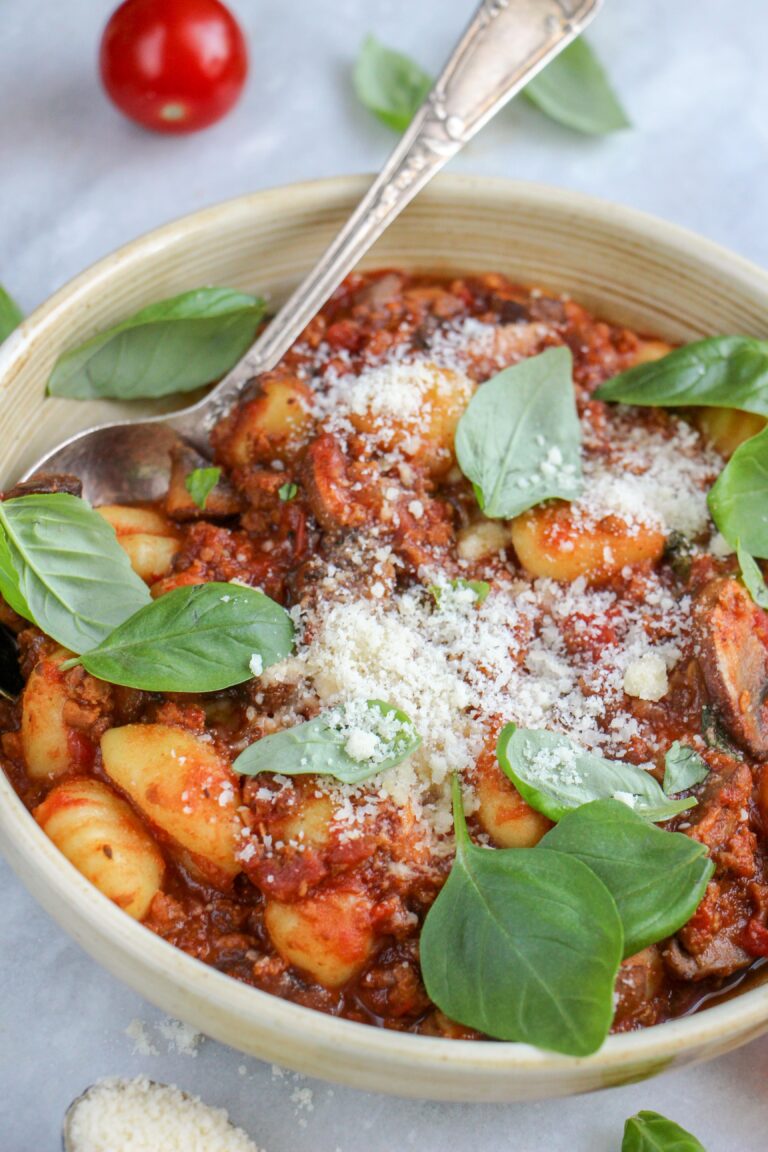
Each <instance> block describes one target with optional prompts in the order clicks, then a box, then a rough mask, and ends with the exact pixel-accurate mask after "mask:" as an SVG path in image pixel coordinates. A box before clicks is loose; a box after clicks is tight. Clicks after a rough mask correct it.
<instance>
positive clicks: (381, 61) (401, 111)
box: [353, 36, 432, 132]
mask: <svg viewBox="0 0 768 1152" xmlns="http://www.w3.org/2000/svg"><path fill="white" fill-rule="evenodd" d="M353 81H354V85H355V92H356V93H357V97H358V99H359V101H360V103H361V104H363V105H365V107H366V108H368V109H369V110H370V111H371V112H373V114H374V115H375V116H378V118H379V120H381V121H382V122H383V123H384V124H386V125H387V127H388V128H394V130H395V131H396V132H404V131H405V129H406V128H407V127H408V125H409V124H410V122H411V120H412V119H413V117H414V115H415V114H416V112H417V111H418V109H419V108H420V107H421V105H422V104H423V103H424V100H425V98H426V96H427V93H428V92H429V90H430V88H431V87H432V77H431V76H428V75H427V73H426V72H424V70H423V69H422V68H420V67H419V65H418V64H417V63H416V62H415V61H414V60H411V59H410V57H408V56H404V55H403V54H402V53H401V52H393V51H392V49H391V48H386V47H385V46H384V45H383V44H381V43H380V42H379V41H378V40H377V39H376V37H375V36H366V38H365V40H364V41H363V44H362V47H361V49H360V54H359V56H358V58H357V61H356V63H355V70H354V73H353Z"/></svg>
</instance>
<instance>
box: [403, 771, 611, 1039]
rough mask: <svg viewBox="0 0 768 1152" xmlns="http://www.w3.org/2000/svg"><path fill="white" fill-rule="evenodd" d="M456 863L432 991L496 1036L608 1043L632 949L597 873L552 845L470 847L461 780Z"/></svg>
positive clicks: (440, 913)
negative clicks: (626, 948) (626, 949)
mask: <svg viewBox="0 0 768 1152" xmlns="http://www.w3.org/2000/svg"><path fill="white" fill-rule="evenodd" d="M453 789H454V801H453V808H454V822H455V826H456V859H455V861H454V864H453V867H452V869H451V873H450V875H449V877H448V880H447V881H446V883H445V885H444V886H443V888H442V889H441V891H440V894H439V895H438V897H437V899H436V900H435V902H434V904H433V905H432V907H431V908H430V910H429V912H428V914H427V918H426V920H425V922H424V927H423V929H422V933H421V941H420V945H419V948H420V956H421V971H422V975H423V977H424V983H425V985H426V989H427V992H428V993H429V995H430V997H431V999H432V1000H433V1001H434V1002H435V1004H437V1006H438V1008H440V1009H441V1010H442V1011H443V1012H445V1013H446V1014H447V1015H448V1016H450V1017H451V1019H453V1020H457V1021H458V1022H459V1023H460V1024H465V1025H466V1026H467V1027H470V1028H477V1029H479V1030H480V1031H481V1032H485V1033H487V1034H488V1035H489V1036H493V1037H495V1038H496V1039H497V1040H517V1041H521V1042H523V1043H526V1044H535V1045H536V1046H537V1047H539V1048H547V1049H549V1050H551V1051H554V1052H562V1053H565V1054H566V1055H569V1056H588V1055H589V1054H590V1053H591V1052H595V1051H597V1049H598V1048H599V1047H600V1045H601V1044H602V1042H603V1041H604V1040H605V1038H606V1036H607V1034H608V1029H609V1028H610V1025H611V1019H612V1016H613V988H614V982H615V979H616V973H617V971H618V967H619V962H620V960H621V955H622V950H623V934H622V928H621V919H620V917H619V913H618V911H617V908H616V904H615V902H614V900H613V897H612V896H611V894H610V892H609V891H608V890H607V888H606V887H605V885H604V884H603V883H602V881H601V880H599V879H598V878H597V876H596V875H595V873H594V872H593V871H592V870H591V869H590V868H587V866H586V865H584V864H582V863H581V862H580V861H579V860H577V859H575V858H574V857H572V856H567V855H565V854H564V853H561V852H553V851H551V850H548V849H544V848H542V849H539V848H536V849H534V850H531V849H526V848H503V849H490V850H489V849H488V848H479V847H477V846H475V845H474V844H472V842H471V840H470V839H469V834H468V832H467V827H466V822H465V820H464V813H463V810H462V801H461V792H460V789H459V785H458V783H457V781H456V779H455V778H454V782H453Z"/></svg>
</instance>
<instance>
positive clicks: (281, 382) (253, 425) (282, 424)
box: [221, 376, 313, 467]
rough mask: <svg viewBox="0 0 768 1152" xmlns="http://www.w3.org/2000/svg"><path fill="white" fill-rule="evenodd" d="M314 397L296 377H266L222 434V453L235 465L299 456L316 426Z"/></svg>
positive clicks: (236, 411)
mask: <svg viewBox="0 0 768 1152" xmlns="http://www.w3.org/2000/svg"><path fill="white" fill-rule="evenodd" d="M311 401H312V393H311V391H310V390H309V388H308V387H307V385H306V384H304V383H303V382H302V381H301V380H298V379H296V378H295V377H292V376H288V377H267V378H265V379H263V380H262V381H261V382H260V383H259V388H258V392H257V394H256V396H255V397H254V398H253V399H252V400H248V401H247V402H246V403H244V404H241V405H240V406H239V407H238V408H236V409H235V412H234V413H233V416H232V418H231V419H232V421H233V423H232V424H231V425H230V427H229V428H228V432H227V434H224V435H223V436H222V437H221V447H222V455H223V456H224V458H225V459H226V461H227V462H228V463H229V464H230V466H232V467H244V466H246V465H248V464H254V463H264V464H271V463H272V461H273V460H275V459H279V460H283V461H289V460H293V459H295V458H296V456H297V455H298V453H299V452H300V450H301V449H302V448H303V446H304V445H305V443H306V440H307V436H308V434H309V431H310V429H311V427H312V423H313V420H312V415H311V412H310V404H311Z"/></svg>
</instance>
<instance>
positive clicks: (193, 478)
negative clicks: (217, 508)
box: [184, 468, 221, 512]
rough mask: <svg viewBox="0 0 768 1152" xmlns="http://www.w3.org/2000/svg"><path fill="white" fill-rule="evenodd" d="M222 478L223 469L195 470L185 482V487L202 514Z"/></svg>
mask: <svg viewBox="0 0 768 1152" xmlns="http://www.w3.org/2000/svg"><path fill="white" fill-rule="evenodd" d="M220 476H221V468H195V470H194V471H193V472H190V474H189V476H187V478H186V480H185V481H184V487H185V488H186V490H187V492H189V494H190V496H191V497H192V499H193V500H194V502H195V504H197V506H198V508H199V509H200V510H201V511H202V512H204V511H205V504H206V501H207V499H208V497H209V496H210V494H211V492H213V490H214V488H215V487H216V485H217V484H218V482H219V477H220Z"/></svg>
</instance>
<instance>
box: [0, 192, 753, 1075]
mask: <svg viewBox="0 0 768 1152" xmlns="http://www.w3.org/2000/svg"><path fill="white" fill-rule="evenodd" d="M371 179H372V177H371V176H368V175H350V176H340V177H328V178H323V179H319V180H308V181H302V182H298V183H294V184H289V185H280V186H276V187H271V188H267V189H263V190H261V191H257V192H253V193H249V194H247V195H245V196H238V197H234V198H231V199H228V200H225V201H222V202H220V203H217V204H214V205H211V206H209V207H206V208H204V209H202V210H199V211H197V212H193V213H189V214H186V215H184V216H181V217H179V218H177V219H175V220H172V221H170V222H168V223H166V224H163V225H161V226H160V227H158V228H155V229H153V230H151V231H149V232H147V233H144V234H142V235H141V236H139V237H137V238H136V239H134V240H132V241H130V242H129V243H127V244H125V245H122V246H121V247H120V248H118V249H117V250H115V251H114V252H112V253H110V254H108V255H106V256H104V257H102V258H101V259H99V260H98V261H96V262H95V263H94V264H92V265H91V266H90V267H88V268H86V269H85V270H84V271H83V272H81V273H79V274H78V275H77V276H75V277H74V278H72V279H71V280H70V281H68V282H67V283H66V284H64V285H63V286H62V287H61V288H59V289H58V290H57V291H56V292H55V293H54V294H53V295H52V296H51V297H49V298H48V299H47V300H46V301H44V302H43V303H42V304H41V305H40V306H39V307H38V308H36V309H35V310H34V311H33V312H32V313H31V314H30V315H29V316H28V317H26V318H25V319H24V320H23V321H22V323H21V325H20V326H19V327H18V328H17V329H16V331H15V332H13V333H12V334H11V335H10V336H9V337H8V339H7V340H6V341H5V342H4V343H3V345H2V347H1V348H0V382H2V380H3V379H4V377H5V375H6V373H9V372H11V370H12V369H13V368H15V367H18V366H20V365H21V364H23V363H24V362H25V361H26V359H27V357H28V355H29V354H30V353H31V351H32V345H33V344H34V343H36V342H37V341H38V340H39V339H40V338H41V337H42V336H44V335H45V332H46V330H47V329H48V328H49V327H50V326H51V325H52V324H53V323H54V322H55V321H56V319H57V317H58V315H59V313H60V312H62V311H66V310H69V309H71V308H73V307H77V305H78V302H79V300H80V297H81V296H83V295H84V294H86V293H90V292H91V291H92V290H93V289H94V288H95V287H96V286H98V284H99V283H101V282H103V281H108V280H109V278H110V277H111V276H112V275H113V274H114V273H115V271H117V270H118V269H120V270H125V269H126V268H130V267H131V266H132V265H136V264H143V263H144V262H146V261H151V260H153V259H158V258H162V256H163V252H164V250H165V249H166V248H167V247H168V246H169V245H171V244H173V243H174V242H176V241H178V240H180V239H181V238H182V237H187V239H189V237H190V234H192V235H193V236H194V235H199V236H201V237H202V236H204V235H205V233H206V231H207V230H208V229H209V228H210V227H211V226H213V225H215V223H216V222H217V221H219V220H221V219H222V218H227V219H229V220H230V221H231V222H235V221H236V219H237V217H238V216H242V217H243V218H244V219H247V218H248V216H249V214H250V213H251V212H252V211H253V209H254V207H258V208H259V209H262V210H269V209H270V208H274V210H275V211H276V212H277V213H278V214H279V213H280V209H281V205H282V204H283V202H284V197H285V195H286V192H288V191H290V194H291V196H292V197H293V198H294V200H293V205H294V207H295V208H298V209H299V210H307V209H311V208H313V207H314V208H317V207H318V206H321V205H322V206H325V207H326V208H330V207H333V206H334V205H336V206H338V205H339V204H341V203H346V202H347V201H349V200H351V199H352V198H353V197H354V196H359V195H360V194H361V193H362V192H363V191H364V189H365V188H366V187H367V185H368V183H369V182H370V180H371ZM430 195H436V196H437V197H439V198H440V199H441V200H443V201H445V200H446V198H447V199H448V200H458V201H464V202H467V203H471V202H472V200H473V199H476V198H477V197H478V196H481V197H483V198H484V199H486V200H493V199H495V198H498V197H499V196H501V195H503V196H504V197H507V198H509V200H510V202H511V203H515V204H516V205H518V206H520V205H526V204H528V205H531V206H532V207H533V206H534V205H535V206H536V207H537V208H538V209H544V210H545V211H546V210H553V211H556V212H558V213H560V214H561V215H562V214H563V213H565V214H567V215H568V216H569V217H570V218H571V219H572V221H573V223H574V226H577V225H578V222H579V221H580V220H585V221H586V220H590V221H592V222H594V221H595V220H596V219H598V220H599V221H600V222H601V223H603V224H606V225H608V226H611V227H613V228H615V229H617V230H618V231H620V232H621V233H622V235H624V236H625V237H626V238H627V239H628V240H634V241H636V242H638V243H640V242H642V243H646V242H647V241H648V239H649V233H652V234H653V240H654V242H655V244H656V246H657V247H662V248H663V247H666V248H668V249H671V250H674V251H675V252H677V253H682V254H683V255H687V256H690V257H692V258H693V259H694V260H696V261H697V262H699V263H701V262H704V263H707V264H711V265H712V268H713V272H715V271H716V270H717V268H718V267H719V271H720V272H721V273H722V271H723V268H724V267H727V269H728V271H729V273H731V274H734V275H736V276H737V277H738V279H739V280H740V281H741V282H742V284H743V285H744V286H745V288H746V289H747V290H748V291H751V292H754V293H757V294H761V295H764V296H765V298H766V300H767V301H768V272H765V271H763V270H762V269H761V268H759V267H758V266H757V265H755V264H753V263H751V262H750V261H749V260H747V259H746V258H744V257H743V256H740V255H739V254H737V253H733V252H731V251H729V250H728V249H727V248H725V247H723V246H721V245H719V244H717V243H715V242H714V241H712V240H709V239H706V238H704V237H700V236H698V235H697V234H696V233H695V232H693V231H690V230H688V229H686V228H684V227H681V226H680V225H677V224H672V223H670V222H667V221H664V220H659V219H657V218H656V217H655V216H653V215H650V214H648V213H645V212H642V211H639V210H637V209H634V208H628V207H624V206H623V205H620V204H616V203H613V202H611V201H608V200H603V199H601V198H598V197H593V196H589V195H586V194H584V193H581V192H572V191H570V190H568V189H561V188H556V187H552V186H550V185H545V184H541V183H536V182H529V181H518V180H508V179H504V178H501V177H495V178H489V177H484V176H482V177H481V176H473V175H467V174H450V175H441V176H440V177H438V178H437V180H436V181H435V182H434V184H433V185H431V186H430V187H429V188H427V189H426V190H425V191H424V192H422V193H421V195H420V200H421V201H424V200H428V199H429V197H430ZM297 199H298V201H299V202H298V203H297ZM0 844H2V846H3V849H4V854H5V856H6V858H7V859H8V861H9V863H10V864H11V866H12V867H13V868H14V870H15V871H16V872H17V873H18V874H19V875H20V876H21V874H22V872H24V873H26V874H27V875H33V876H34V879H35V881H36V884H37V886H38V887H39V888H41V889H42V890H43V891H45V892H47V895H46V898H45V899H44V900H43V903H44V905H45V907H46V909H47V910H48V911H49V912H53V911H54V909H55V908H56V907H58V908H60V909H62V908H63V909H66V907H67V906H68V905H69V906H72V905H75V906H76V907H77V916H78V918H79V920H80V921H81V923H82V924H83V925H85V926H87V928H88V930H89V932H92V933H93V934H94V936H95V937H96V938H97V939H104V938H108V943H109V945H110V946H112V947H114V946H116V947H117V948H119V949H120V950H121V952H122V954H123V961H124V964H123V967H124V968H127V966H128V965H134V966H135V967H136V968H137V969H139V970H140V969H142V968H143V969H147V968H149V969H151V970H152V971H153V973H154V974H156V975H158V976H161V975H162V976H164V977H166V978H168V977H169V975H172V978H173V982H174V984H175V985H176V987H177V989H178V991H179V994H180V996H185V997H188V998H189V999H190V1001H191V1000H194V999H197V998H199V997H201V996H202V997H204V998H205V999H206V1000H207V1001H208V1002H209V1004H210V1005H212V1006H221V1007H224V1008H225V1009H226V1011H227V1013H228V1014H230V1015H232V1014H236V1015H238V1016H239V1017H240V1018H241V1019H242V1020H243V1021H244V1022H246V1021H252V1022H254V1023H257V1024H258V1025H259V1027H260V1028H261V1029H262V1031H263V1030H265V1029H266V1030H268V1031H270V1032H272V1031H278V1030H279V1032H280V1033H281V1037H282V1039H283V1041H284V1042H285V1043H295V1044H296V1045H298V1046H301V1047H304V1048H306V1047H307V1046H308V1045H309V1046H311V1047H313V1048H314V1049H315V1051H321V1052H323V1053H324V1054H331V1053H333V1051H334V1049H336V1050H337V1051H339V1050H347V1051H349V1052H351V1051H353V1050H354V1053H355V1054H356V1056H357V1057H358V1058H359V1059H360V1060H361V1061H374V1062H378V1063H379V1065H381V1066H384V1065H391V1066H396V1067H397V1068H398V1070H399V1071H400V1072H402V1073H407V1071H408V1069H409V1068H410V1069H412V1070H414V1071H416V1070H417V1069H418V1070H419V1071H420V1072H421V1073H424V1072H430V1073H434V1074H435V1076H437V1077H439V1075H440V1072H441V1070H446V1069H452V1070H453V1071H454V1072H459V1071H462V1070H464V1071H466V1072H467V1073H470V1072H474V1073H484V1072H485V1073H489V1074H490V1073H494V1074H498V1073H500V1072H504V1073H515V1072H517V1073H523V1072H529V1073H534V1074H536V1076H537V1078H538V1079H539V1080H540V1079H541V1078H542V1077H544V1076H546V1075H547V1074H551V1076H552V1077H553V1078H557V1077H560V1076H561V1075H562V1074H563V1073H567V1072H568V1071H569V1070H574V1069H576V1068H590V1069H592V1070H594V1071H595V1072H596V1073H605V1074H606V1075H607V1076H608V1077H610V1078H615V1077H616V1074H617V1072H620V1070H621V1068H622V1067H624V1068H626V1069H628V1070H630V1069H631V1068H632V1067H633V1066H636V1065H638V1064H640V1063H642V1064H643V1065H649V1064H650V1063H651V1062H658V1064H659V1065H660V1067H664V1066H666V1065H667V1064H671V1063H673V1062H674V1060H675V1057H676V1056H677V1055H678V1054H682V1053H685V1052H687V1051H688V1050H690V1049H696V1048H706V1046H707V1045H708V1044H711V1043H716V1042H718V1041H719V1040H721V1039H722V1038H723V1037H724V1036H733V1037H739V1036H742V1035H745V1036H746V1035H747V1034H748V1033H756V1032H757V1031H758V1030H759V1029H760V1028H761V1027H762V1026H765V1027H768V984H765V985H762V986H760V987H756V988H752V989H749V990H747V991H745V992H741V993H740V992H738V991H737V992H735V994H734V995H733V996H732V997H730V998H729V999H728V1000H726V1001H723V1002H721V1003H719V1004H715V1005H713V1006H711V1007H708V1008H706V1010H704V1011H699V1012H697V1013H695V1014H693V1015H691V1016H686V1017H681V1018H677V1019H675V1020H672V1021H669V1022H667V1023H664V1024H660V1025H655V1026H653V1027H650V1028H645V1029H642V1030H639V1031H637V1032H631V1033H624V1034H617V1035H613V1036H609V1037H608V1039H607V1040H606V1041H605V1043H604V1044H603V1045H602V1047H601V1048H600V1049H599V1050H598V1051H597V1052H596V1053H594V1054H593V1055H591V1056H587V1057H569V1056H561V1055H559V1054H556V1053H552V1052H545V1051H542V1050H540V1049H536V1048H533V1047H531V1046H529V1045H526V1044H521V1043H512V1042H506V1041H477V1040H471V1041H468V1040H456V1039H447V1038H440V1037H429V1036H423V1035H417V1034H412V1033H405V1032H395V1031H389V1030H387V1029H382V1028H375V1027H372V1026H370V1025H368V1024H362V1023H357V1022H355V1021H351V1020H345V1019H341V1018H339V1017H334V1016H331V1015H328V1014H326V1013H324V1012H321V1011H318V1010H316V1009H312V1008H306V1007H303V1006H301V1005H298V1004H294V1003H291V1002H289V1001H287V1000H284V999H281V998H280V997H278V996H275V995H272V994H271V993H268V992H264V991H261V990H260V989H257V988H253V987H251V986H249V985H246V984H243V983H241V982H240V981H238V980H236V979H235V978H233V977H230V976H227V975H225V974H224V973H221V972H217V971H216V970H214V969H213V968H211V967H209V966H208V965H206V964H204V963H203V962H202V961H199V960H196V959H194V958H193V957H191V956H189V955H187V954H186V953H183V952H181V950H180V949H177V948H176V947H175V946H174V945H172V944H169V943H168V942H166V941H165V940H162V939H161V938H160V937H158V936H156V935H155V934H154V933H152V932H151V931H149V930H148V929H146V928H144V926H143V925H141V924H140V923H138V922H137V921H135V920H132V919H131V918H130V917H129V916H127V915H125V913H124V912H122V910H121V909H119V908H118V907H117V905H115V904H113V903H112V902H111V901H110V900H109V899H108V898H107V897H106V896H103V895H102V894H101V893H100V892H99V891H98V890H97V889H96V888H95V887H93V886H92V885H91V884H90V883H89V882H88V881H87V880H86V879H85V878H84V877H83V876H82V875H81V874H80V873H79V872H78V871H77V870H76V869H75V868H74V866H73V865H72V864H70V863H69V861H67V860H66V859H65V857H64V856H63V855H62V854H61V853H60V852H59V850H58V849H57V848H55V846H54V845H53V843H52V842H51V841H50V840H49V839H48V837H47V836H46V835H45V833H44V832H43V830H42V829H41V828H40V827H39V826H38V825H37V823H36V822H35V820H34V818H33V817H32V815H31V813H30V812H29V811H28V810H27V809H26V808H25V807H24V805H23V804H22V801H21V800H20V799H19V797H18V796H17V795H16V793H15V791H14V790H13V787H12V786H11V783H10V780H9V779H8V777H6V775H5V774H4V773H2V772H0ZM23 882H24V883H25V884H26V882H27V881H26V876H25V877H24V880H23ZM57 918H58V919H60V922H64V920H65V919H66V917H65V916H60V917H59V916H57ZM75 935H76V938H77V939H78V941H79V942H80V943H81V944H82V945H83V946H84V947H85V948H86V950H87V951H91V949H90V948H89V946H88V941H87V940H86V939H85V933H84V932H79V933H75ZM97 959H98V958H97ZM99 962H101V960H100V959H99ZM120 978H121V979H125V977H124V976H121V977H120ZM134 986H135V985H134ZM161 1006H162V1005H161ZM181 1014H182V1015H183V1012H182V1013H181ZM735 1042H737V1041H735ZM329 1073H330V1074H331V1075H332V1074H333V1069H332V1067H329ZM608 1082H610V1081H608Z"/></svg>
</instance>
